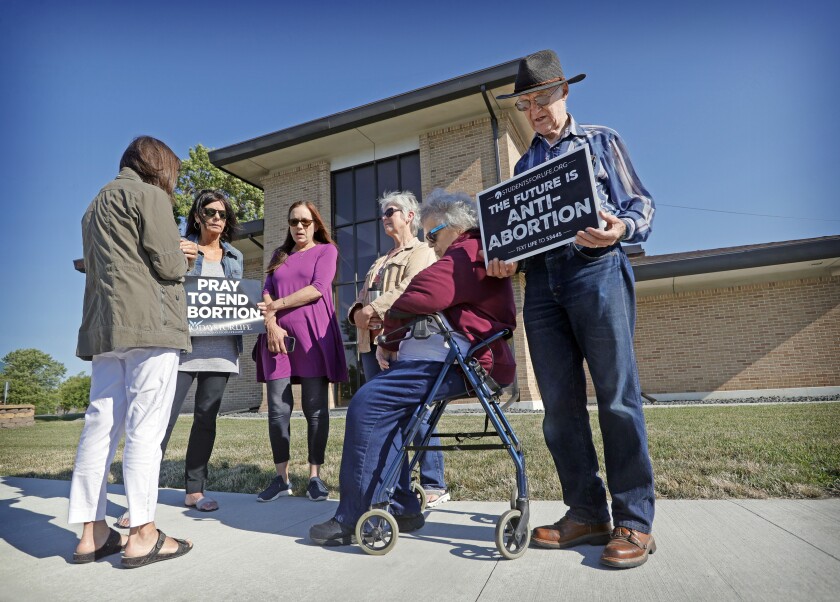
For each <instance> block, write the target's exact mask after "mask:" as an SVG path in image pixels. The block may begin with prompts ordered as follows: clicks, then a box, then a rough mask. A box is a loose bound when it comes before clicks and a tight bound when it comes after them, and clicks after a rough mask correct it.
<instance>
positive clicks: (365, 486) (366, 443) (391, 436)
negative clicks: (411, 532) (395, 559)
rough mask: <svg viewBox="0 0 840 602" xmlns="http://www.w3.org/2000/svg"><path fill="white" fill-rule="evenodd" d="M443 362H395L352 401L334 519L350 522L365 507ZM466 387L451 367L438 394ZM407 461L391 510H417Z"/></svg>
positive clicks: (364, 510)
mask: <svg viewBox="0 0 840 602" xmlns="http://www.w3.org/2000/svg"><path fill="white" fill-rule="evenodd" d="M442 367H443V364H442V363H441V362H417V361H403V362H401V361H397V362H392V363H391V368H390V369H389V370H386V371H384V372H381V373H380V374H379V376H377V377H376V378H374V379H372V380H369V381H368V382H367V383H365V384H364V386H362V388H361V389H359V390H358V391H357V392H356V394H355V395H354V396H353V399H352V400H350V407H349V409H348V410H347V426H346V428H345V431H344V449H343V451H342V454H341V471H340V473H339V491H340V495H341V499H340V501H339V504H338V510H337V511H336V513H335V518H336V520H338V522H340V523H342V524H344V525H348V526H354V525H355V524H356V521H357V520H358V519H359V517H360V516H361V515H362V514H364V513H365V512H367V510H368V509H369V507H370V505H371V504H372V503H381V502H384V501H385V500H383V499H376V500H374V499H373V494H374V491H375V490H376V487H377V486H378V485H379V484H380V483H381V481H382V477H383V476H384V474H383V473H384V471H385V470H386V469H387V468H388V466H390V465H391V463H392V462H393V461H394V459H395V458H396V457H398V455H399V450H400V447H401V446H402V444H403V437H402V433H403V429H404V428H405V427H406V425H407V424H408V421H409V420H410V419H411V416H412V414H413V413H414V412H415V410H417V406H418V405H419V404H421V403H422V402H423V401H424V400H425V398H426V395H427V394H428V392H429V390H430V389H431V387H432V385H433V384H434V382H435V379H437V377H438V375H439V374H440V370H441V368H442ZM465 391H466V386H465V384H464V378H463V376H462V375H461V373H460V371H458V370H457V369H453V370H451V371H450V372H449V374H448V376H447V378H446V379H445V380H444V382H443V383H442V384H441V386H440V388H439V389H438V392H439V397H448V396H451V395H458V394H461V393H464V392H465ZM409 486H410V482H409V474H408V463H406V462H404V463H403V466H402V471H401V472H400V477H399V481H398V487H397V489H396V491H395V492H394V497H393V498H392V500H391V502H392V503H391V512H392V513H393V514H395V515H400V514H417V513H419V512H420V502H419V501H418V500H417V497H416V496H415V495H413V494H412V493H411V491H410V489H409Z"/></svg>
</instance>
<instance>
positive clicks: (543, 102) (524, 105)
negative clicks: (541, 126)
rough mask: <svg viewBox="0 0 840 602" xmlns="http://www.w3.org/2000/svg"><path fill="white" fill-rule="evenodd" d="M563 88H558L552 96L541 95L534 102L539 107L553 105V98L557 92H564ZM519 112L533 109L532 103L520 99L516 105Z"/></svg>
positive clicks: (525, 99)
mask: <svg viewBox="0 0 840 602" xmlns="http://www.w3.org/2000/svg"><path fill="white" fill-rule="evenodd" d="M562 89H563V86H557V87H556V88H554V90H553V91H552V92H551V93H550V94H540V95H539V96H535V97H534V99H533V101H534V102H535V103H537V106H540V107H545V106H548V105H549V104H551V99H552V97H553V96H554V95H555V94H556V93H557V90H562ZM514 106H515V107H516V108H517V110H519V111H527V110H528V109H530V108H531V101H530V100H528V99H527V98H520V99H519V100H517V101H516V104H515V105H514Z"/></svg>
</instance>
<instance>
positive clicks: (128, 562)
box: [122, 529, 193, 569]
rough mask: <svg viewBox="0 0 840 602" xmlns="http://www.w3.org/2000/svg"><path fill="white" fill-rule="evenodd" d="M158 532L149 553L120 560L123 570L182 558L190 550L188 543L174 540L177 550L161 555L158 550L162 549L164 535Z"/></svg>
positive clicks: (191, 546) (190, 546)
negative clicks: (176, 543) (155, 541)
mask: <svg viewBox="0 0 840 602" xmlns="http://www.w3.org/2000/svg"><path fill="white" fill-rule="evenodd" d="M157 532H158V540H157V543H155V545H154V547H153V548H152V549H151V550H149V553H148V554H146V555H145V556H132V557H130V558H126V557H125V556H123V559H122V566H123V568H124V569H136V568H138V567H141V566H146V565H147V564H152V563H153V562H161V561H163V560H171V559H172V558H178V556H183V555H184V554H186V553H187V552H189V551H190V550H192V548H193V545H192V544H191V543H189V542H188V541H185V540H183V539H176V538H174V537H173V538H172V539H174V540H175V541H176V542H178V549H177V550H175V551H174V552H172V553H171V554H161V553H160V550H161V548H163V544H164V542H165V541H166V533H164V532H163V531H161V530H160V529H158V530H157Z"/></svg>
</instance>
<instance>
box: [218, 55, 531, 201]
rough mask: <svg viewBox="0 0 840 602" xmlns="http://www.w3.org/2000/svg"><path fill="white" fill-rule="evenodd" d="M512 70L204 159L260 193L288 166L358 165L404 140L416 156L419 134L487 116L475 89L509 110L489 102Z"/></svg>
mask: <svg viewBox="0 0 840 602" xmlns="http://www.w3.org/2000/svg"><path fill="white" fill-rule="evenodd" d="M518 65H519V59H516V60H513V61H508V62H507V63H502V64H500V65H496V66H494V67H489V68H487V69H482V70H480V71H475V72H473V73H469V74H467V75H462V76H460V77H455V78H452V79H448V80H446V81H443V82H440V83H437V84H433V85H430V86H425V87H423V88H419V89H417V90H412V91H410V92H406V93H404V94H399V95H397V96H392V97H391V98H386V99H384V100H379V101H376V102H373V103H370V104H367V105H363V106H361V107H356V108H354V109H349V110H347V111H342V112H340V113H336V114H334V115H329V116H327V117H322V118H320V119H315V120H313V121H309V122H306V123H302V124H299V125H295V126H292V127H289V128H286V129H283V130H279V131H276V132H273V133H271V134H266V135H264V136H260V137H258V138H254V139H252V140H246V141H244V142H240V143H237V144H233V145H231V146H226V147H223V148H219V149H216V150H213V151H210V161H211V162H212V163H213V165H215V166H216V167H218V168H220V169H222V170H224V171H227V172H228V173H231V174H233V175H235V176H237V177H239V178H241V179H243V180H245V181H247V182H249V183H250V184H253V185H254V186H258V187H262V183H261V180H262V178H264V177H265V176H267V175H268V174H270V173H271V172H274V171H280V170H283V169H284V168H289V167H293V166H295V165H302V164H306V163H311V162H314V161H321V160H325V161H329V162H331V163H334V160H335V158H336V157H342V156H353V157H354V159H355V161H356V163H357V164H358V163H363V162H367V161H372V160H374V159H379V158H382V157H386V156H390V155H393V154H396V153H397V152H403V151H404V150H405V143H406V140H412V139H413V140H414V141H415V143H414V145H415V146H414V149H412V150H416V148H417V142H416V141H417V140H418V135H419V134H420V133H422V132H425V131H433V130H435V129H439V128H441V127H446V126H447V125H450V124H456V123H463V122H464V121H467V120H470V119H475V118H479V117H487V116H489V112H488V106H487V102H485V95H484V94H482V91H485V92H486V97H487V101H489V104H490V107H491V108H492V110H493V111H494V113H496V114H497V115H498V114H499V113H501V112H502V111H505V110H508V109H511V108H512V107H513V104H514V101H515V99H505V100H497V99H496V96H498V95H499V94H504V93H507V92H511V91H512V90H513V82H514V80H515V79H516V71H517V69H518ZM509 114H510V115H511V117H512V120H513V122H514V127H515V128H516V129H517V130H519V133H520V135H521V136H523V139H524V140H528V139H530V131H531V130H530V128H529V126H528V122H527V120H526V119H525V116H524V115H523V114H521V113H520V112H519V111H515V110H514V111H510V112H509ZM394 149H396V151H395V150H394ZM333 169H336V167H335V165H334V166H333Z"/></svg>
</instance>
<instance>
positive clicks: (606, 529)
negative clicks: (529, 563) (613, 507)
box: [531, 516, 611, 550]
mask: <svg viewBox="0 0 840 602" xmlns="http://www.w3.org/2000/svg"><path fill="white" fill-rule="evenodd" d="M610 528H611V525H610V523H598V524H595V525H587V524H585V523H579V522H577V521H576V520H574V519H571V518H569V517H568V516H564V517H563V518H561V519H560V520H559V521H557V522H556V523H554V524H553V525H544V526H542V527H537V528H536V529H534V530H533V531H532V532H531V543H532V544H534V545H535V546H537V547H538V548H553V549H555V550H559V549H562V548H571V547H572V546H577V545H580V544H583V543H589V544H593V545H597V544H605V543H607V542H608V541H609V539H610Z"/></svg>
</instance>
